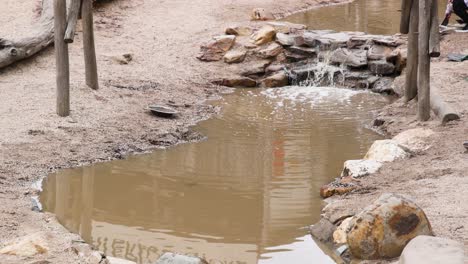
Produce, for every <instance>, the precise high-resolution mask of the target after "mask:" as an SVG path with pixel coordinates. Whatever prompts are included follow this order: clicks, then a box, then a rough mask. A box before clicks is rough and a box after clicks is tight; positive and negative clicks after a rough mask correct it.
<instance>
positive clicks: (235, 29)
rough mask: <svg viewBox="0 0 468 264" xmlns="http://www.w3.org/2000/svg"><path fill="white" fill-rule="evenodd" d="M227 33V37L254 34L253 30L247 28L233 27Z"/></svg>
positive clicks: (227, 29)
mask: <svg viewBox="0 0 468 264" xmlns="http://www.w3.org/2000/svg"><path fill="white" fill-rule="evenodd" d="M225 33H226V35H236V36H250V35H252V33H253V28H251V27H246V26H233V27H228V28H226V30H225Z"/></svg>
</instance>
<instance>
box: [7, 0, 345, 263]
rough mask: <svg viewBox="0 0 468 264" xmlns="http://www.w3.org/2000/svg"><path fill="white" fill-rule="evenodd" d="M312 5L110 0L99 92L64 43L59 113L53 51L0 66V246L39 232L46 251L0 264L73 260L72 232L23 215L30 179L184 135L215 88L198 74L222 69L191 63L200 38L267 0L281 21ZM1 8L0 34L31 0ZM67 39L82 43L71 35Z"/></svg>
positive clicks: (18, 20) (20, 22) (304, 1)
mask: <svg viewBox="0 0 468 264" xmlns="http://www.w3.org/2000/svg"><path fill="white" fill-rule="evenodd" d="M336 2H337V1H333V3H336ZM321 4H323V1H321V2H319V1H314V0H312V1H310V0H300V1H297V2H296V3H294V6H291V3H290V1H286V0H284V1H283V0H281V1H267V2H265V1H259V0H256V1H250V0H242V1H236V2H235V3H232V2H231V1H212V0H199V1H191V2H180V1H172V2H162V3H161V2H155V1H143V0H138V1H131V2H128V1H123V0H117V1H112V2H109V3H108V4H105V5H102V6H98V8H97V10H96V43H97V53H98V65H99V75H100V79H101V87H102V88H101V89H100V90H99V91H90V90H89V89H88V88H86V87H85V84H84V67H83V60H82V57H81V56H82V55H81V54H82V52H81V47H80V45H79V44H74V45H72V46H71V47H70V48H71V51H70V52H71V61H70V62H71V63H70V64H71V76H72V79H71V86H72V91H71V98H72V114H71V116H70V117H68V118H58V117H57V116H56V115H55V114H54V112H55V110H54V107H55V98H54V96H55V95H54V93H55V90H54V89H55V88H54V87H55V77H54V74H55V70H54V67H53V65H54V57H53V49H52V48H49V49H47V50H45V51H44V52H41V53H40V54H39V56H36V57H34V58H32V59H29V60H26V61H23V62H21V63H19V64H16V65H14V66H11V67H9V68H6V69H3V70H1V75H0V84H1V89H0V98H2V104H0V115H1V117H2V118H1V120H0V138H1V141H0V146H1V148H0V204H1V205H0V209H1V210H0V220H1V221H0V222H1V224H0V235H1V239H0V243H1V244H2V245H4V244H5V243H7V241H11V240H12V239H15V238H18V237H23V236H25V235H30V234H35V233H37V232H45V233H47V236H46V238H45V239H44V240H47V243H48V247H47V249H46V251H47V253H46V254H39V255H37V256H34V257H25V256H14V255H2V257H1V258H2V263H34V262H36V261H39V260H48V261H50V262H52V263H60V262H61V263H80V261H82V260H80V259H79V257H78V256H77V255H76V254H75V253H74V252H73V250H70V245H71V243H72V240H80V238H79V237H77V236H76V235H73V234H70V233H68V232H67V231H66V230H65V229H64V228H63V227H62V226H60V225H59V224H58V223H57V221H56V219H55V217H54V216H52V215H50V214H39V213H35V212H32V211H31V206H32V203H31V198H32V197H33V196H34V195H36V193H37V190H35V189H34V188H33V187H31V185H32V184H33V183H34V182H36V181H37V180H38V179H40V178H42V177H44V176H46V175H47V174H48V173H50V172H53V171H55V170H57V169H60V168H66V167H75V166H81V165H84V164H89V163H93V162H102V161H106V160H110V159H117V158H122V157H123V156H125V155H128V154H131V153H140V152H145V151H150V150H151V149H154V148H156V147H160V146H167V145H172V144H174V143H177V142H183V141H186V140H192V139H193V138H192V135H191V134H190V133H188V132H187V127H189V126H191V125H193V124H194V123H196V122H197V121H199V120H202V119H205V118H208V117H209V116H211V115H212V114H213V113H216V109H213V108H212V107H210V106H206V105H205V104H204V101H205V100H206V99H208V98H213V97H215V96H216V95H217V94H218V93H219V92H220V90H219V88H218V87H216V86H211V85H207V84H206V80H207V79H208V77H209V76H212V73H213V72H218V73H219V72H222V71H223V70H224V69H223V68H219V67H217V66H216V65H213V66H209V65H204V64H203V65H202V64H201V63H200V62H198V61H197V60H196V59H195V56H194V55H195V54H197V52H198V49H199V45H200V43H202V42H203V41H204V40H205V39H207V38H209V37H211V36H212V35H213V34H216V33H217V32H219V30H222V29H223V28H225V27H226V26H227V25H228V24H232V23H243V22H245V21H247V20H248V19H249V17H250V14H249V13H250V11H251V10H252V9H253V8H255V7H262V6H268V7H269V8H270V10H271V11H272V12H273V13H274V14H275V15H276V16H278V17H281V16H284V14H287V13H290V12H293V11H296V10H299V9H304V8H308V7H311V6H316V5H321ZM5 6H6V8H5V9H2V12H3V13H4V14H5V16H2V17H1V18H0V20H1V22H2V23H3V24H5V25H7V26H5V27H2V30H1V31H0V34H2V35H6V36H11V35H12V34H21V32H28V31H29V30H31V27H30V25H31V23H32V21H33V19H32V17H33V16H34V11H33V10H34V3H33V1H19V2H18V1H10V0H8V1H7V3H6V5H5ZM29 10H31V11H29ZM181 17H183V18H184V19H181ZM76 43H81V37H80V36H78V37H77V39H76ZM123 54H131V55H132V58H133V59H132V61H130V62H128V63H127V64H125V63H121V60H119V59H118V58H120V57H121V56H122V55H123ZM116 58H117V59H116ZM202 66H203V67H202ZM151 103H163V104H170V105H175V106H176V107H177V109H178V110H179V111H180V112H181V114H180V116H179V118H177V119H174V120H166V119H158V118H155V117H153V116H151V115H150V114H148V113H147V111H146V107H147V106H148V105H149V104H151ZM196 138H197V137H195V139H196Z"/></svg>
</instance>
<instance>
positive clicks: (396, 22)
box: [284, 0, 447, 35]
mask: <svg viewBox="0 0 468 264" xmlns="http://www.w3.org/2000/svg"><path fill="white" fill-rule="evenodd" d="M401 2H402V0H356V1H353V2H351V3H348V4H339V5H333V6H326V7H321V8H316V9H312V10H309V11H306V12H300V13H297V14H294V15H292V16H289V17H287V18H285V19H284V20H286V21H289V22H293V23H299V24H304V25H307V26H308V28H309V29H333V30H337V31H360V32H366V33H369V34H384V35H393V34H395V33H398V32H399V31H400V17H401V12H400V10H401ZM438 3H439V14H440V17H443V14H444V12H445V7H446V4H447V0H438Z"/></svg>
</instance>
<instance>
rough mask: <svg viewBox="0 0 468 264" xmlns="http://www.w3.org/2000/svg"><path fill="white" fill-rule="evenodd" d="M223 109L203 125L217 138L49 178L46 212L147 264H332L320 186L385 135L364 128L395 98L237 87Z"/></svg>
mask: <svg viewBox="0 0 468 264" xmlns="http://www.w3.org/2000/svg"><path fill="white" fill-rule="evenodd" d="M215 104H220V105H222V106H223V115H222V116H221V117H219V118H214V119H212V120H209V121H206V122H203V123H201V124H200V125H199V126H197V128H196V129H197V130H199V131H200V132H202V133H204V134H206V135H207V136H208V137H209V140H207V141H203V142H199V143H193V144H184V145H179V146H176V147H174V148H170V149H167V150H158V151H156V152H154V153H152V154H149V155H142V156H135V157H130V158H129V159H126V160H120V161H114V162H108V163H103V164H97V165H94V166H92V167H84V168H78V169H72V170H64V171H61V172H59V173H58V174H53V175H50V176H49V177H48V178H47V179H46V180H45V182H44V192H43V194H42V196H41V202H42V203H43V205H44V208H45V209H46V210H47V211H51V212H54V213H55V214H56V215H57V217H58V219H59V220H60V222H61V223H62V224H63V225H64V226H65V227H67V228H68V229H70V230H71V231H73V232H76V233H79V234H81V235H82V237H83V238H84V239H85V240H86V241H88V242H90V243H92V244H94V245H96V246H97V247H98V248H99V250H102V251H104V252H105V253H106V254H109V255H112V256H116V257H121V258H127V259H129V260H133V261H136V262H138V263H154V261H155V260H156V259H157V258H158V256H159V255H160V254H161V253H162V252H164V251H176V252H182V253H192V254H197V255H200V256H203V257H206V259H208V260H212V263H248V264H251V263H262V264H263V263H285V262H284V259H290V260H293V259H299V260H300V261H298V262H296V261H294V263H297V264H300V263H333V262H332V261H331V260H330V258H329V257H328V256H326V255H325V254H324V253H322V252H321V251H320V250H319V249H318V247H317V246H316V245H315V244H314V243H313V242H312V240H311V239H310V238H309V237H308V236H307V229H306V227H307V226H308V225H310V224H312V223H314V222H315V221H317V220H318V218H319V214H320V209H321V199H320V197H319V195H318V190H319V188H320V186H321V185H322V184H324V183H326V182H328V181H329V180H330V179H331V178H333V177H336V176H337V175H338V174H339V172H340V170H341V167H342V164H343V162H344V161H345V160H346V159H352V158H360V157H361V156H362V155H363V154H364V153H365V151H366V150H367V148H368V146H369V145H370V144H371V142H372V141H373V140H375V139H376V138H378V136H377V135H376V134H374V133H373V132H371V131H369V130H367V129H365V128H364V126H363V123H364V122H369V120H370V118H371V116H372V114H371V112H372V110H375V109H378V108H380V107H381V106H383V105H384V104H386V100H384V99H383V97H381V96H380V95H374V94H370V93H360V92H353V91H350V90H344V89H334V88H298V87H292V88H282V89H276V90H267V91H262V90H238V91H237V92H236V93H235V94H233V95H229V96H226V97H225V99H224V100H221V101H219V102H216V103H215ZM306 249H308V250H306ZM307 251H308V254H305V253H304V252H307Z"/></svg>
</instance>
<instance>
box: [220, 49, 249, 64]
mask: <svg viewBox="0 0 468 264" xmlns="http://www.w3.org/2000/svg"><path fill="white" fill-rule="evenodd" d="M246 55H247V51H246V50H230V51H228V52H227V53H226V54H225V55H224V57H223V59H224V62H226V63H240V62H243V61H244V59H245V56H246Z"/></svg>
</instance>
